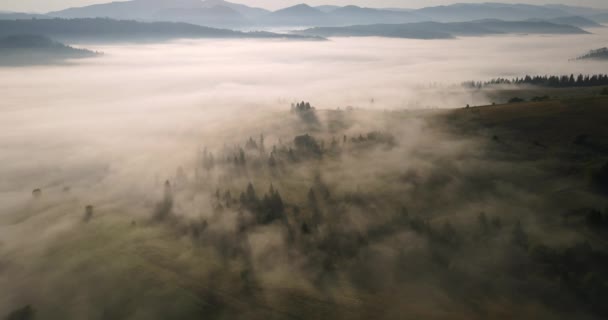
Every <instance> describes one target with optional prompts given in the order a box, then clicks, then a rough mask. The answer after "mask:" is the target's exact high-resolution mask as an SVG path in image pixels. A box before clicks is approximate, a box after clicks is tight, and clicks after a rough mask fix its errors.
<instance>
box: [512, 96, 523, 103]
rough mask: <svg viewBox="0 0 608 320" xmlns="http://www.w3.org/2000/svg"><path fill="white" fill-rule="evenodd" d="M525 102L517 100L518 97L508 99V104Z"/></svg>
mask: <svg viewBox="0 0 608 320" xmlns="http://www.w3.org/2000/svg"><path fill="white" fill-rule="evenodd" d="M525 101H526V100H524V99H522V98H519V97H514V98H511V99H509V103H519V102H525Z"/></svg>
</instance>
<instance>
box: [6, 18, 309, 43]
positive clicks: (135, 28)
mask: <svg viewBox="0 0 608 320" xmlns="http://www.w3.org/2000/svg"><path fill="white" fill-rule="evenodd" d="M19 33H21V34H23V33H27V34H39V35H44V36H48V37H52V38H56V39H60V40H66V39H67V40H78V41H126V40H128V41H147V40H168V39H177V38H285V39H312V38H310V37H302V36H298V35H281V34H274V33H270V32H239V31H232V30H226V29H216V28H209V27H202V26H198V25H193V24H187V23H171V22H150V23H145V22H136V21H127V20H112V19H101V18H95V19H44V20H15V21H8V20H5V21H0V36H6V35H12V34H19Z"/></svg>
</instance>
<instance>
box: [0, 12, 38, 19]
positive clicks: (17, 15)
mask: <svg viewBox="0 0 608 320" xmlns="http://www.w3.org/2000/svg"><path fill="white" fill-rule="evenodd" d="M48 18H49V17H48V16H46V15H43V14H36V13H22V12H5V11H0V20H19V19H48Z"/></svg>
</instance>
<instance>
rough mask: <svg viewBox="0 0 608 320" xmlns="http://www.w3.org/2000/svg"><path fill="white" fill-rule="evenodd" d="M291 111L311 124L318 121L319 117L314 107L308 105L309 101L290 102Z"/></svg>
mask: <svg viewBox="0 0 608 320" xmlns="http://www.w3.org/2000/svg"><path fill="white" fill-rule="evenodd" d="M291 112H292V113H295V114H297V115H298V116H299V117H300V119H302V120H303V121H304V122H306V123H308V124H312V125H316V124H318V123H319V119H318V118H317V115H316V113H315V108H314V107H313V106H311V105H310V102H304V101H302V102H298V103H295V104H294V103H292V104H291Z"/></svg>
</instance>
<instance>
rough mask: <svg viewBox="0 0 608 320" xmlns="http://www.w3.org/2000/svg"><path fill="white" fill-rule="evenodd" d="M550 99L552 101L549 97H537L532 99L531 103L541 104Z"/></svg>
mask: <svg viewBox="0 0 608 320" xmlns="http://www.w3.org/2000/svg"><path fill="white" fill-rule="evenodd" d="M549 99H550V98H549V96H536V97H533V98H532V99H530V101H532V102H541V101H547V100H549Z"/></svg>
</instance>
